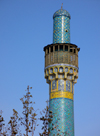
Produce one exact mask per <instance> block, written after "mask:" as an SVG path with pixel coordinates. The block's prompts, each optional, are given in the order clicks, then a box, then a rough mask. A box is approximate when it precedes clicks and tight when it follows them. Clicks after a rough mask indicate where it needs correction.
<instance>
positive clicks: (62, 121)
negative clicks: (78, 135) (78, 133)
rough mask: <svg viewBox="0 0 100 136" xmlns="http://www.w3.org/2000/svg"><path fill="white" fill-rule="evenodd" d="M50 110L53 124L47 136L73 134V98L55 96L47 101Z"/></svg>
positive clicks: (72, 135) (69, 135)
mask: <svg viewBox="0 0 100 136" xmlns="http://www.w3.org/2000/svg"><path fill="white" fill-rule="evenodd" d="M49 106H50V111H52V115H53V121H52V123H51V124H49V125H51V126H50V127H51V128H52V124H54V126H53V127H54V128H55V129H53V130H51V133H50V135H49V136H54V135H55V136H57V134H59V135H61V136H64V135H63V133H64V134H65V135H66V136H74V113H73V100H70V99H67V98H55V99H51V100H50V101H49Z"/></svg>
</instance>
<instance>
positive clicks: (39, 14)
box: [0, 0, 100, 136]
mask: <svg viewBox="0 0 100 136" xmlns="http://www.w3.org/2000/svg"><path fill="white" fill-rule="evenodd" d="M61 3H63V9H66V10H67V11H68V12H69V13H70V15H71V21H70V28H71V43H74V44H76V45H78V47H80V48H81V50H80V52H79V79H78V82H77V84H76V85H75V88H74V90H75V95H74V118H75V136H100V89H99V88H100V86H99V85H100V1H99V0H0V109H1V110H3V116H4V118H5V120H6V122H8V121H9V117H10V116H11V115H12V113H13V112H12V109H13V108H15V109H16V110H17V111H19V113H21V111H22V104H21V101H20V100H19V99H20V98H21V97H22V96H23V95H24V94H25V89H26V88H27V85H30V86H32V87H33V89H32V90H31V92H32V95H33V101H35V102H36V105H35V108H36V109H38V108H39V109H40V110H42V109H43V108H44V107H45V101H46V100H47V99H48V98H49V91H48V90H49V87H48V84H46V81H45V79H44V52H43V47H44V46H46V45H47V44H51V43H52V42H53V18H52V17H53V14H54V12H55V11H57V10H58V9H60V8H61ZM39 131H40V127H38V128H37V130H36V133H35V136H37V135H38V132H39Z"/></svg>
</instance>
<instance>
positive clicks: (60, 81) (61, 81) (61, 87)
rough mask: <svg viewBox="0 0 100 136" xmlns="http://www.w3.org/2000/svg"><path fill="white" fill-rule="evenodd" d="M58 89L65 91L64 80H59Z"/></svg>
mask: <svg viewBox="0 0 100 136" xmlns="http://www.w3.org/2000/svg"><path fill="white" fill-rule="evenodd" d="M58 91H64V80H62V79H60V80H58Z"/></svg>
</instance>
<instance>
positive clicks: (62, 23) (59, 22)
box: [53, 10, 70, 43]
mask: <svg viewBox="0 0 100 136" xmlns="http://www.w3.org/2000/svg"><path fill="white" fill-rule="evenodd" d="M53 18H54V22H53V43H70V15H69V13H68V12H67V11H66V10H59V11H58V12H55V13H54V16H53Z"/></svg>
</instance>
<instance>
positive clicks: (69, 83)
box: [66, 80, 71, 92]
mask: <svg viewBox="0 0 100 136" xmlns="http://www.w3.org/2000/svg"><path fill="white" fill-rule="evenodd" d="M66 91H68V92H71V81H69V80H67V81H66Z"/></svg>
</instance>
